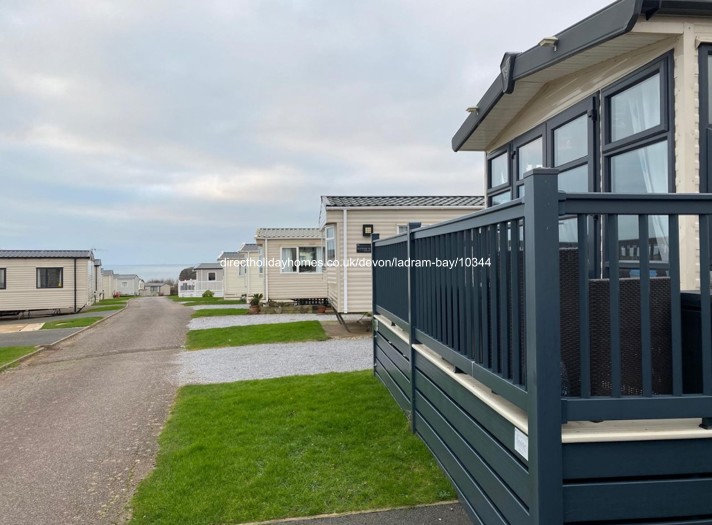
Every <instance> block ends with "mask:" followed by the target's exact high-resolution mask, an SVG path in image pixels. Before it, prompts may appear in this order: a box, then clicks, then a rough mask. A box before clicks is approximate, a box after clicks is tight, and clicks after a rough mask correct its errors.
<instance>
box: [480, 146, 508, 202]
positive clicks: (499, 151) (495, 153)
mask: <svg viewBox="0 0 712 525" xmlns="http://www.w3.org/2000/svg"><path fill="white" fill-rule="evenodd" d="M502 154H506V155H507V169H508V170H509V172H508V173H507V182H506V183H504V184H500V185H499V186H495V187H492V173H491V172H490V161H492V159H496V158H497V157H499V156H500V155H502ZM511 158H512V146H511V144H507V145H506V146H503V147H501V148H498V149H496V150H494V151H492V152H490V153H488V154H487V161H486V164H485V168H486V171H487V174H486V179H487V193H489V192H493V193H497V192H498V191H499V190H501V189H504V187H505V186H510V185H511V184H512V168H511V162H510V160H511Z"/></svg>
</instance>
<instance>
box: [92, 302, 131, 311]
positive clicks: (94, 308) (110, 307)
mask: <svg viewBox="0 0 712 525" xmlns="http://www.w3.org/2000/svg"><path fill="white" fill-rule="evenodd" d="M123 308H124V306H123V305H120V304H114V305H111V304H110V305H107V306H92V307H91V308H87V310H85V311H87V312H110V311H112V310H121V309H123Z"/></svg>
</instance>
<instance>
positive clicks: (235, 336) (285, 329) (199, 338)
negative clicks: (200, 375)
mask: <svg viewBox="0 0 712 525" xmlns="http://www.w3.org/2000/svg"><path fill="white" fill-rule="evenodd" d="M328 338H329V337H328V336H327V335H326V334H325V333H324V329H323V328H322V326H321V323H320V322H319V321H300V322H298V323H276V324H258V325H252V326H230V327H228V328H207V329H205V330H191V331H189V332H188V337H187V339H186V345H185V347H186V348H187V349H189V350H200V349H201V348H218V347H221V346H244V345H259V344H265V343H292V342H294V343H296V342H300V341H326V340H327V339H328Z"/></svg>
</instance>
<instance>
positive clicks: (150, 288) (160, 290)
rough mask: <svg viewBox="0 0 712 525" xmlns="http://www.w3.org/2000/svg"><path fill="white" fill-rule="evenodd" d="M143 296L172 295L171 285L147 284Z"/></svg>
mask: <svg viewBox="0 0 712 525" xmlns="http://www.w3.org/2000/svg"><path fill="white" fill-rule="evenodd" d="M141 295H150V296H156V295H171V285H170V284H168V283H151V282H148V283H146V284H145V286H144V289H143V292H142V294H141Z"/></svg>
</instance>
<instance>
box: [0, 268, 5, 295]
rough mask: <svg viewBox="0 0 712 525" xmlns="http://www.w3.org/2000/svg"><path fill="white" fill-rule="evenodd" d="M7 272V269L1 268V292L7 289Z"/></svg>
mask: <svg viewBox="0 0 712 525" xmlns="http://www.w3.org/2000/svg"><path fill="white" fill-rule="evenodd" d="M6 276H7V270H6V269H5V268H0V290H4V289H5V288H7V278H6Z"/></svg>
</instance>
